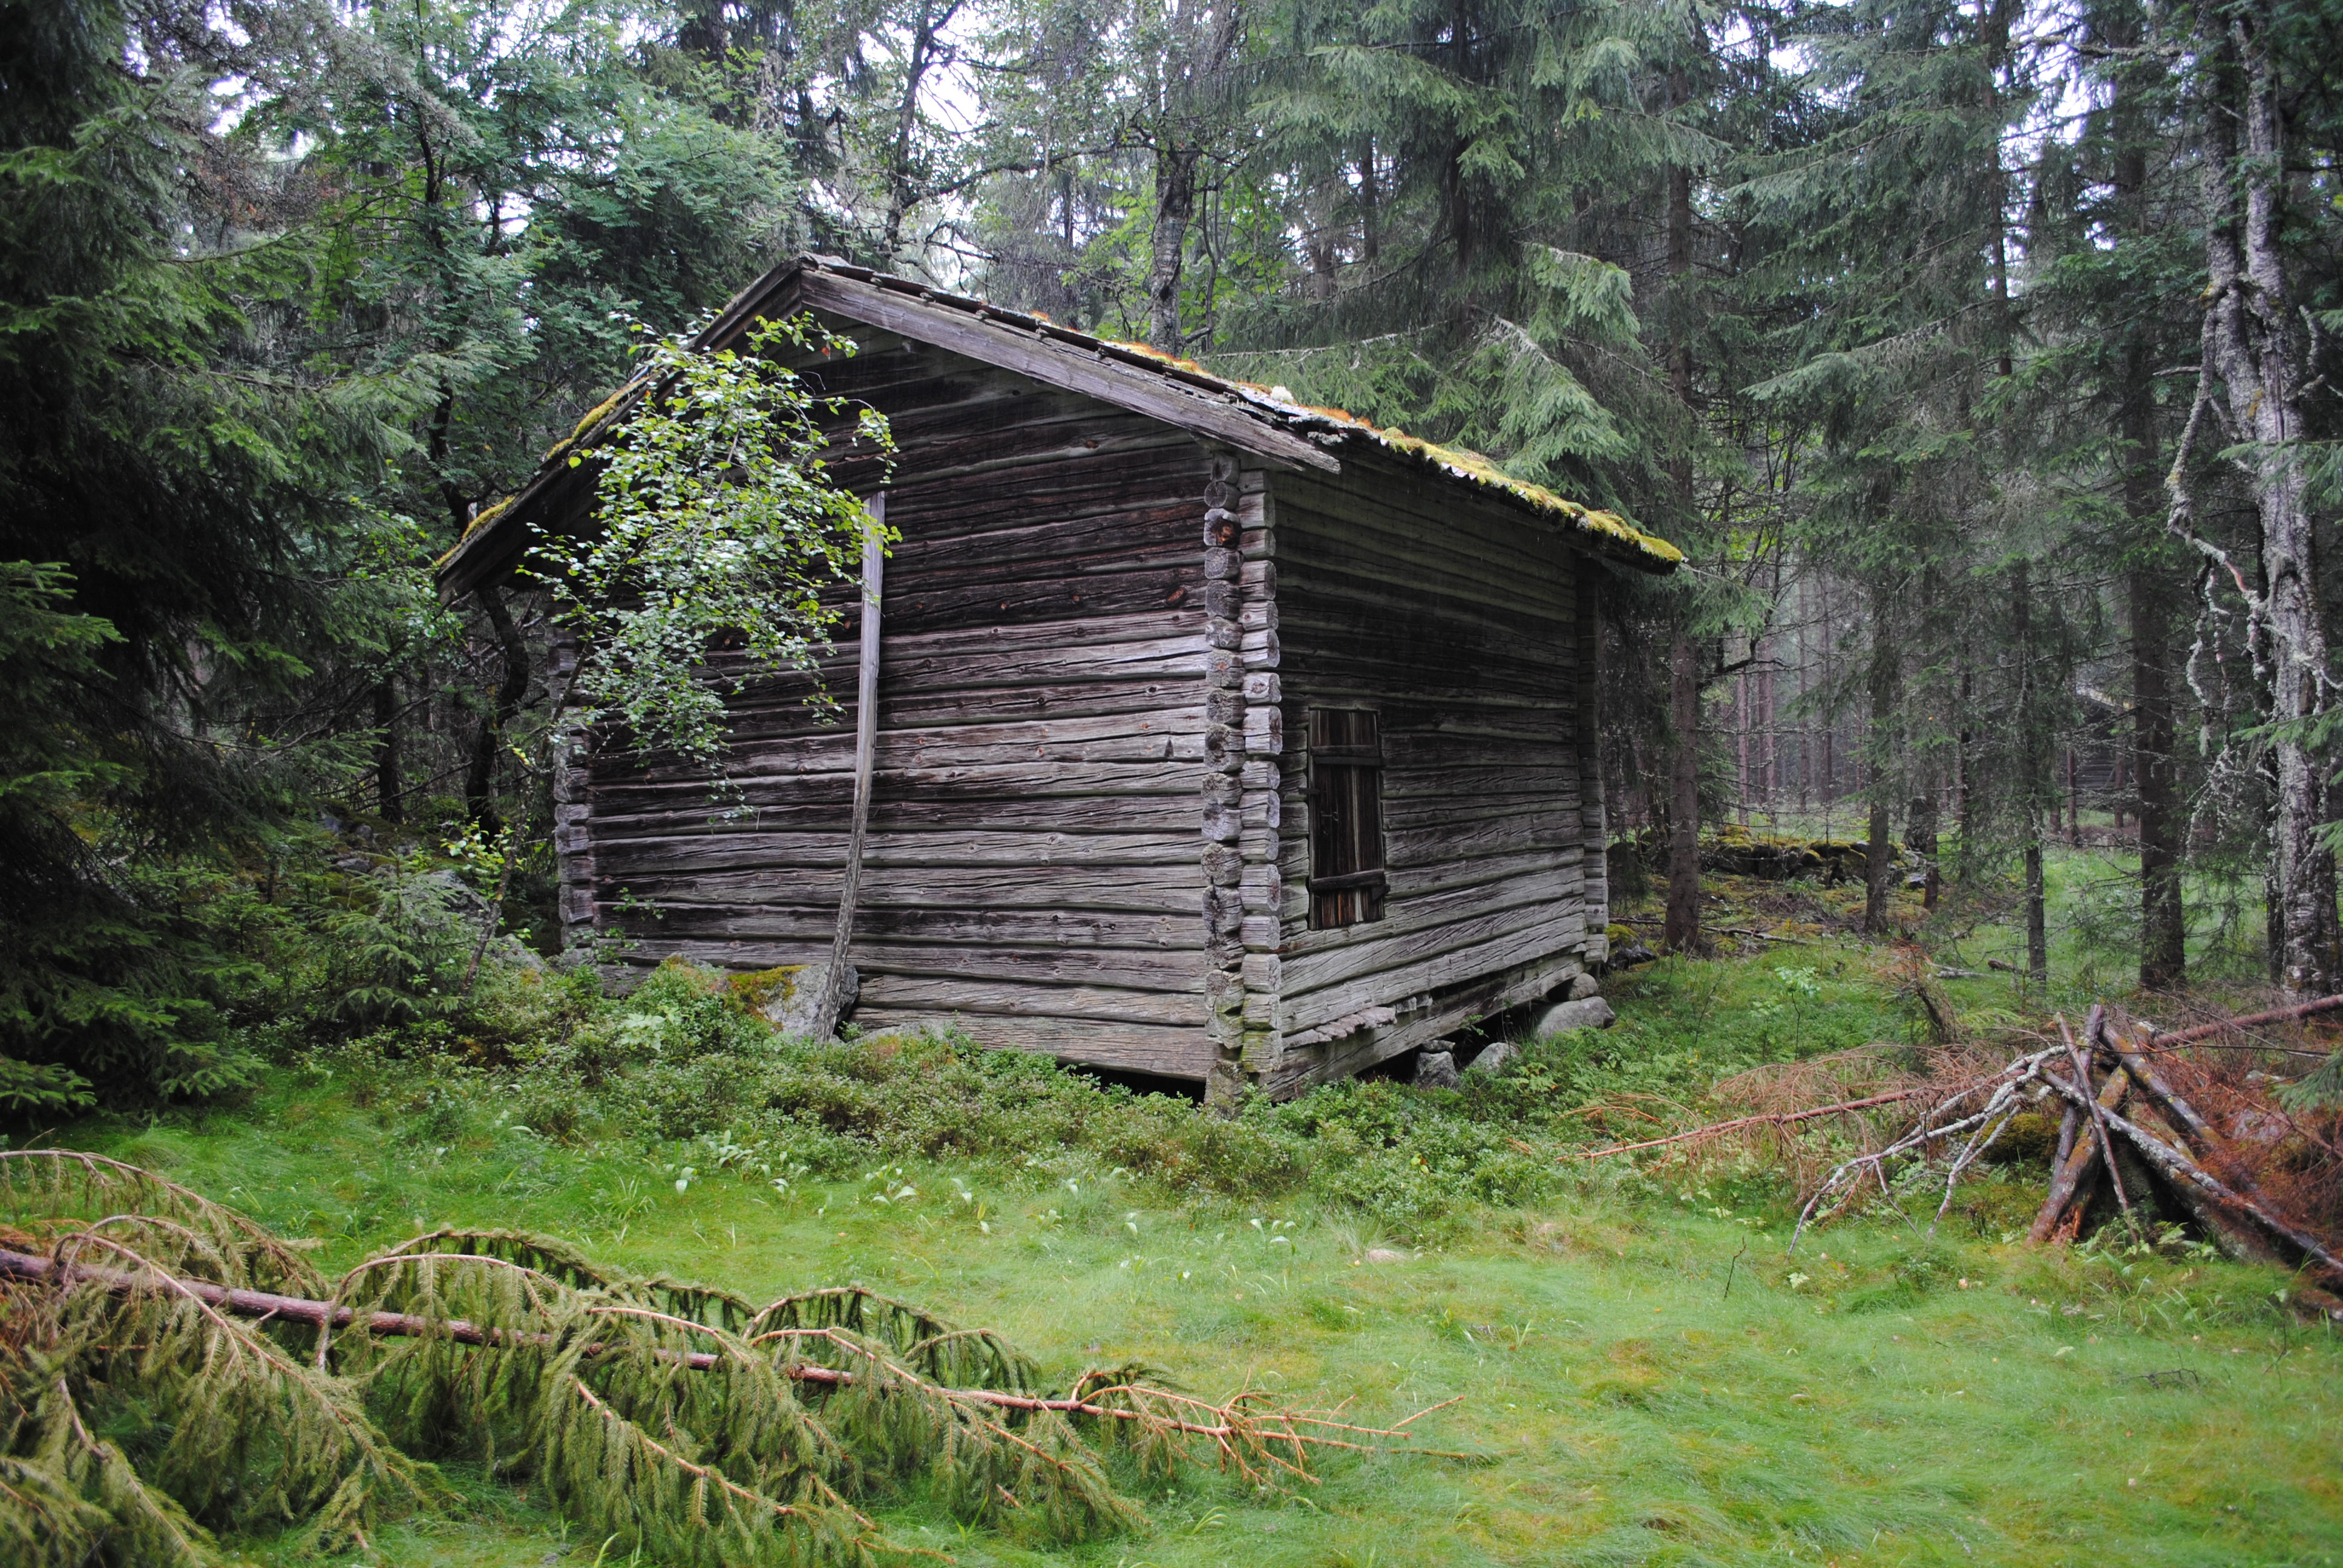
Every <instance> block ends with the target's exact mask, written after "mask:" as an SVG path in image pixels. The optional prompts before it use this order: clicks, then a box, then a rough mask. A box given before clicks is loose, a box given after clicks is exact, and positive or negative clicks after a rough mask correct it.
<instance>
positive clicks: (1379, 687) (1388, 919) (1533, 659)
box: [1263, 473, 1586, 1091]
mask: <svg viewBox="0 0 2343 1568" xmlns="http://www.w3.org/2000/svg"><path fill="white" fill-rule="evenodd" d="M1265 490H1266V496H1265V498H1264V505H1263V515H1264V518H1266V517H1267V516H1269V515H1271V514H1272V513H1273V515H1274V518H1275V541H1274V542H1275V555H1276V567H1277V608H1278V628H1279V636H1280V639H1281V644H1282V648H1281V653H1282V657H1281V659H1280V663H1279V666H1278V677H1279V680H1280V683H1281V692H1280V696H1281V700H1282V707H1283V709H1284V717H1285V725H1284V733H1285V737H1286V747H1285V749H1284V751H1283V754H1282V756H1281V757H1280V758H1279V759H1278V767H1279V769H1280V788H1279V800H1280V806H1281V812H1280V818H1281V825H1280V829H1279V834H1280V838H1279V841H1278V844H1277V851H1276V855H1275V861H1276V866H1277V870H1278V874H1279V881H1280V891H1279V898H1278V908H1277V914H1278V917H1279V918H1278V921H1277V925H1278V930H1279V933H1280V939H1281V940H1280V941H1279V946H1278V955H1279V959H1280V963H1279V968H1278V976H1277V978H1278V984H1279V992H1278V997H1277V1001H1276V1005H1275V1007H1274V1009H1273V1013H1272V1019H1271V1020H1270V1022H1271V1023H1272V1025H1273V1027H1274V1029H1275V1030H1277V1031H1278V1032H1279V1033H1280V1034H1281V1035H1282V1036H1283V1037H1292V1036H1294V1035H1303V1036H1307V1035H1310V1034H1312V1033H1313V1032H1315V1033H1320V1034H1322V1035H1325V1034H1330V1033H1333V1031H1334V1030H1335V1028H1336V1026H1341V1027H1342V1028H1348V1029H1350V1030H1351V1032H1352V1033H1353V1034H1355V1035H1356V1036H1357V1037H1358V1038H1356V1039H1351V1038H1347V1037H1345V1036H1342V1035H1339V1034H1337V1035H1335V1037H1334V1038H1321V1039H1319V1040H1316V1041H1314V1042H1312V1043H1310V1044H1308V1045H1304V1046H1297V1047H1295V1048H1294V1049H1293V1050H1292V1053H1291V1054H1290V1060H1289V1059H1288V1058H1287V1057H1284V1056H1282V1057H1281V1058H1280V1060H1279V1061H1278V1062H1277V1063H1276V1064H1275V1065H1274V1066H1273V1067H1272V1068H1270V1069H1269V1070H1267V1071H1266V1073H1265V1074H1264V1078H1263V1081H1264V1083H1265V1084H1267V1085H1268V1086H1269V1087H1270V1088H1272V1091H1292V1090H1293V1089H1297V1088H1299V1087H1301V1086H1303V1085H1305V1084H1307V1083H1309V1082H1312V1081H1317V1080H1319V1079H1321V1078H1322V1077H1325V1076H1328V1075H1330V1074H1339V1073H1341V1072H1345V1071H1354V1070H1358V1069H1360V1068H1362V1067H1364V1066H1367V1065H1371V1064H1372V1063H1373V1061H1375V1060H1383V1059H1384V1058H1386V1057H1388V1056H1389V1055H1392V1054H1395V1053H1396V1052H1398V1051H1400V1050H1409V1049H1413V1047H1414V1046H1416V1045H1420V1044H1422V1043H1423V1042H1424V1041H1425V1040H1430V1039H1433V1038H1436V1032H1437V1031H1438V1030H1443V1029H1449V1028H1453V1027H1454V1026H1455V1024H1456V1023H1458V1022H1461V1021H1462V1020H1463V1018H1464V1017H1465V1016H1469V1013H1470V1012H1471V1011H1472V1010H1477V1009H1481V1008H1483V1007H1485V1006H1487V1005H1488V1004H1489V1003H1490V1002H1491V1001H1492V1000H1493V999H1494V998H1497V997H1500V996H1514V995H1516V994H1517V993H1518V994H1519V995H1528V994H1531V993H1535V994H1543V990H1541V989H1540V988H1542V987H1550V986H1551V985H1552V984H1553V983H1554V981H1555V977H1557V976H1560V977H1564V978H1566V976H1567V975H1568V974H1570V973H1575V972H1577V970H1578V968H1579V967H1580V964H1581V962H1582V958H1581V950H1582V948H1583V946H1584V940H1585V939H1584V899H1585V881H1584V868H1583V863H1582V862H1583V860H1584V845H1585V839H1586V829H1585V825H1584V810H1583V808H1582V800H1581V796H1582V792H1583V789H1584V780H1585V771H1584V767H1583V765H1582V758H1581V754H1580V748H1579V739H1578V722H1577V721H1578V714H1579V711H1580V709H1581V704H1582V700H1583V698H1582V687H1581V682H1580V679H1579V673H1580V661H1581V658H1582V652H1581V640H1580V638H1579V636H1578V621H1579V613H1578V603H1579V589H1578V578H1579V575H1580V572H1581V570H1582V569H1583V567H1584V563H1583V561H1582V559H1581V558H1579V557H1578V556H1577V554H1576V553H1575V552H1574V550H1572V549H1571V548H1570V547H1569V546H1568V545H1567V544H1566V543H1565V542H1564V540H1563V539H1562V538H1560V537H1559V536H1557V535H1556V534H1555V533H1554V532H1553V531H1552V530H1548V529H1544V528H1538V527H1536V526H1534V525H1533V524H1531V523H1530V522H1528V521H1526V520H1525V519H1523V518H1519V517H1517V516H1515V515H1513V513H1512V512H1511V511H1510V510H1507V509H1503V508H1495V507H1479V506H1475V505H1473V504H1472V503H1470V502H1469V501H1463V502H1460V501H1457V500H1456V499H1454V498H1453V497H1451V496H1449V495H1447V494H1440V495H1436V496H1425V495H1422V494H1418V493H1415V492H1414V491H1413V490H1412V489H1411V488H1410V487H1403V486H1398V485H1389V484H1386V485H1382V486H1374V487H1369V486H1363V485H1359V484H1355V483H1353V482H1351V479H1350V476H1349V475H1347V474H1346V475H1344V476H1342V477H1336V478H1328V477H1322V476H1319V475H1302V474H1287V473H1273V474H1270V475H1268V476H1266V479H1265ZM1347 706H1366V707H1372V708H1373V709H1374V710H1375V711H1376V713H1377V714H1378V716H1379V728H1380V731H1381V738H1382V739H1381V747H1382V757H1383V817H1384V821H1383V835H1384V851H1385V858H1384V865H1385V868H1386V870H1387V876H1388V891H1387V893H1386V897H1385V900H1384V914H1383V919H1382V920H1375V921H1370V922H1365V923H1361V924H1357V925H1352V926H1344V927H1337V928H1332V929H1325V930H1311V929H1310V928H1309V921H1308V916H1309V910H1310V899H1309V896H1308V893H1307V891H1306V888H1307V882H1308V879H1309V877H1310V875H1311V873H1312V866H1311V863H1310V862H1311V849H1310V829H1309V824H1308V817H1309V810H1310V801H1311V790H1310V788H1309V785H1308V782H1307V780H1308V778H1309V775H1310V758H1309V746H1308V739H1307V737H1308V732H1309V726H1308V724H1307V722H1306V719H1307V715H1308V712H1309V710H1310V709H1312V707H1329V708H1342V707H1347ZM1385 1010H1388V1011H1389V1012H1390V1013H1391V1014H1392V1018H1391V1021H1390V1022H1388V1023H1378V1024H1375V1025H1373V1027H1372V1028H1365V1029H1358V1028H1354V1027H1353V1025H1355V1024H1356V1022H1357V1020H1362V1019H1373V1018H1377V1017H1379V1016H1380V1015H1381V1014H1382V1013H1383V1011H1385ZM1345 1020H1349V1021H1348V1022H1347V1023H1346V1022H1345Z"/></svg>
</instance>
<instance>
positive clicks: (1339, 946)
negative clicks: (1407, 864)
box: [1278, 866, 1583, 976]
mask: <svg viewBox="0 0 2343 1568" xmlns="http://www.w3.org/2000/svg"><path fill="white" fill-rule="evenodd" d="M1582 889H1583V883H1582V881H1581V879H1580V877H1579V873H1578V869H1577V868H1576V867H1575V866H1563V867H1559V868H1555V867H1544V868H1540V869H1535V870H1533V871H1531V872H1529V873H1528V874H1526V875H1522V876H1515V877H1508V878H1503V879H1494V880H1491V881H1485V882H1472V883H1466V884H1462V885H1456V886H1451V887H1447V888H1443V889H1440V890H1435V891H1430V892H1421V891H1419V892H1411V893H1406V894H1403V895H1400V896H1395V897H1394V896H1390V895H1386V897H1385V900H1384V903H1383V919H1382V920H1372V921H1369V922H1367V923H1365V924H1363V925H1356V926H1339V927H1335V928H1333V929H1332V930H1319V931H1307V932H1304V933H1303V934H1302V935H1300V936H1297V937H1292V938H1288V939H1287V940H1285V941H1283V942H1282V943H1281V944H1280V945H1279V948H1278V950H1279V951H1280V952H1281V953H1282V954H1283V955H1284V956H1285V957H1286V959H1287V960H1308V959H1309V958H1311V956H1312V955H1314V954H1323V953H1337V952H1342V951H1345V950H1350V949H1353V948H1358V947H1361V946H1363V945H1373V944H1376V943H1381V942H1388V941H1398V940H1413V939H1414V938H1415V937H1416V936H1417V935H1418V934H1419V933H1422V932H1424V931H1428V930H1433V929H1435V928H1438V927H1443V926H1460V925H1463V924H1467V923H1469V922H1471V921H1473V920H1483V919H1486V918H1489V917H1492V916H1499V915H1503V914H1505V913H1507V912H1509V911H1513V910H1554V909H1557V908H1559V907H1561V906H1564V905H1567V904H1574V903H1575V902H1576V901H1577V900H1578V899H1579V898H1580V896H1581V892H1582ZM1288 890H1289V891H1290V892H1292V893H1293V894H1296V895H1299V896H1300V897H1301V898H1306V894H1304V893H1303V891H1302V889H1301V888H1299V887H1298V886H1294V885H1289V887H1288ZM1293 907H1296V908H1299V909H1301V910H1303V911H1305V912H1306V910H1307V909H1308V905H1307V903H1306V902H1302V901H1299V899H1297V900H1296V902H1295V904H1294V905H1293ZM1292 972H1294V973H1299V974H1302V975H1305V976H1306V975H1307V974H1308V973H1309V972H1310V971H1309V970H1308V969H1307V968H1306V966H1305V965H1303V964H1301V963H1296V964H1295V967H1294V969H1293V970H1292Z"/></svg>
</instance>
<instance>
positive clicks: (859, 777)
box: [813, 490, 887, 1040]
mask: <svg viewBox="0 0 2343 1568" xmlns="http://www.w3.org/2000/svg"><path fill="white" fill-rule="evenodd" d="M866 509H867V510H868V511H869V512H870V528H869V532H868V533H867V534H866V535H865V537H864V538H863V541H862V626H861V630H860V640H861V644H862V647H861V652H860V668H859V677H860V678H859V679H858V681H857V684H856V687H855V693H854V815H853V817H852V819H851V823H850V826H849V828H848V829H847V835H846V879H845V885H844V886H843V887H842V888H841V889H840V892H839V895H838V933H837V935H836V936H834V937H832V938H831V939H830V968H829V969H828V970H825V971H823V975H822V986H821V1000H820V1002H818V1003H816V1004H815V1006H814V1012H813V1037H814V1038H815V1039H816V1040H829V1039H830V1038H831V1037H832V1036H834V1035H836V1034H837V1033H838V1010H839V1008H840V1005H841V1004H842V1003H843V1001H844V999H845V994H846V962H847V952H848V950H849V949H850V947H851V946H852V945H853V941H854V895H855V893H856V891H857V890H858V889H860V886H861V883H862V846H863V840H864V839H866V838H867V837H868V836H869V834H870V776H871V770H872V768H873V766H874V764H875V763H876V761H877V758H878V752H879V654H880V648H881V646H882V638H881V632H880V610H881V606H882V601H883V598H884V592H885V587H886V578H887V541H886V528H887V492H886V491H884V490H881V491H880V492H879V493H878V494H877V495H875V496H873V497H871V498H870V502H869V504H868V507H867V508H866Z"/></svg>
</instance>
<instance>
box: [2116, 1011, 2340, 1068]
mask: <svg viewBox="0 0 2343 1568" xmlns="http://www.w3.org/2000/svg"><path fill="white" fill-rule="evenodd" d="M2338 1008H2343V996H2323V997H2320V998H2318V1000H2316V1001H2306V1002H2298V1003H2296V1004H2295V1005H2294V1006H2292V1007H2280V1008H2272V1009H2271V1010H2269V1011H2268V1012H2255V1013H2247V1015H2246V1016H2245V1017H2243V1018H2228V1019H2223V1020H2220V1021H2219V1022H2217V1023H2200V1024H2197V1025H2196V1026H2195V1027H2194V1028H2191V1029H2181V1030H2174V1031H2173V1032H2172V1033H2170V1034H2163V1033H2158V1034H2157V1035H2156V1036H2155V1037H2154V1038H2153V1040H2151V1041H2150V1042H2149V1046H2148V1049H2149V1050H2172V1049H2174V1048H2175V1047H2176V1046H2183V1045H2192V1044H2194V1043H2196V1042H2197V1040H2210V1039H2212V1038H2213V1037H2214V1036H2215V1035H2217V1034H2227V1033H2228V1032H2229V1031H2230V1030H2233V1029H2256V1028H2258V1027H2260V1026H2261V1025H2263V1024H2266V1023H2293V1022H2295V1021H2296V1020H2299V1019H2306V1018H2309V1017H2311V1016H2313V1015H2314V1014H2317V1013H2322V1012H2333V1011H2335V1010H2337V1009H2338ZM2273 1049H2275V1048H2273ZM2296 1054H2301V1053H2299V1052H2298V1053H2296ZM2311 1054H2314V1055H2324V1054H2325V1053H2324V1052H2313V1053H2311Z"/></svg>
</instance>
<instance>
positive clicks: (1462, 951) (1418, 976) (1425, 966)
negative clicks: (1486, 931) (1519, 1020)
mask: <svg viewBox="0 0 2343 1568" xmlns="http://www.w3.org/2000/svg"><path fill="white" fill-rule="evenodd" d="M1584 934H1585V928H1584V923H1583V921H1582V920H1580V918H1579V916H1578V914H1577V913H1576V912H1575V911H1572V912H1571V913H1568V914H1566V915H1557V916H1555V917H1554V918H1551V919H1547V920H1540V921H1538V922H1536V923H1535V924H1534V925H1532V926H1529V927H1527V928H1524V929H1523V930H1514V931H1510V932H1507V933H1505V934H1504V935H1502V936H1498V937H1495V938H1493V939H1492V940H1487V941H1483V942H1477V943H1474V944H1473V945H1471V946H1469V947H1462V948H1454V949H1451V950H1445V951H1442V952H1438V953H1433V954H1430V955H1427V956H1425V957H1423V958H1420V959H1416V960H1413V961H1410V962H1405V963H1401V964H1397V965H1395V966H1393V967H1392V968H1389V969H1381V970H1375V971H1374V972H1373V973H1371V974H1365V975H1360V976H1357V977H1355V978H1353V979H1350V980H1342V981H1341V982H1339V983H1337V984H1333V985H1329V986H1325V987H1322V988H1320V989H1316V990H1310V991H1308V992H1306V993H1301V994H1296V993H1295V992H1293V991H1292V990H1288V992H1287V993H1286V994H1285V995H1284V997H1283V998H1282V1000H1281V1004H1280V1006H1279V1009H1278V1026H1279V1027H1280V1028H1281V1029H1282V1030H1285V1031H1287V1032H1288V1033H1292V1032H1294V1031H1297V1030H1306V1029H1311V1028H1314V1027H1315V1026H1317V1025H1319V1024H1322V1023H1326V1022H1330V1021H1332V1020H1334V1019H1337V1018H1340V1017H1342V1015H1343V1014H1344V1013H1347V1012H1356V1011H1358V1010H1360V1009H1362V1008H1368V1007H1377V1006H1389V1005H1391V1004H1393V1003H1395V1002H1398V1001H1400V1000H1403V999H1405V998H1408V997H1412V996H1415V995H1418V994H1420V993H1422V992H1424V991H1434V990H1440V989H1441V988H1442V987H1443V986H1451V985H1457V984H1461V983H1463V982H1465V981H1469V980H1477V979H1480V978H1482V977H1483V976H1487V975H1491V974H1494V973H1496V972H1497V971H1499V970H1507V969H1511V968H1513V967H1514V966H1515V965H1518V964H1525V963H1529V962H1531V961H1533V960H1538V959H1544V958H1550V957H1555V956H1559V955H1564V954H1568V955H1571V956H1572V957H1575V955H1576V952H1577V950H1578V944H1579V942H1580V941H1581V940H1583V939H1584ZM1287 983H1288V985H1289V986H1291V984H1292V982H1291V981H1290V980H1289V981H1288V982H1287Z"/></svg>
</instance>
